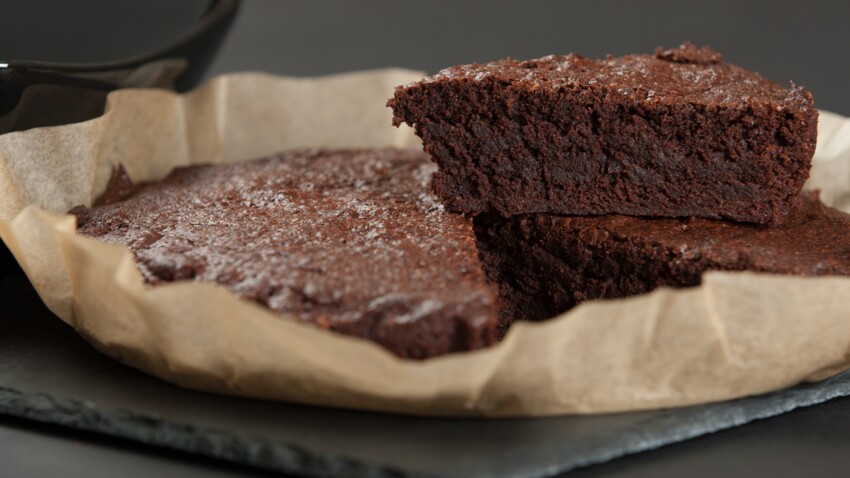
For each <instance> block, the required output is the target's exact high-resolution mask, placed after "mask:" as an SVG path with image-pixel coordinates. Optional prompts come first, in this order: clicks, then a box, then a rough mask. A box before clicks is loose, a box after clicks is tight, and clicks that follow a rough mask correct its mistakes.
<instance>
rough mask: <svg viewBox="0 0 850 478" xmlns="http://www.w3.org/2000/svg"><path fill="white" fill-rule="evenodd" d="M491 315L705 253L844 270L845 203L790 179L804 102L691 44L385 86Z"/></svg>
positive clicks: (540, 311) (806, 158)
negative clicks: (466, 239)
mask: <svg viewBox="0 0 850 478" xmlns="http://www.w3.org/2000/svg"><path fill="white" fill-rule="evenodd" d="M389 106H391V107H392V108H393V111H394V114H395V117H394V123H395V124H396V125H399V124H401V123H402V122H406V123H408V124H410V125H411V126H413V127H414V128H415V131H416V133H417V134H418V135H419V136H420V137H421V138H422V140H423V143H424V148H425V151H426V152H428V153H430V154H431V155H432V157H433V158H434V160H435V162H436V163H437V165H438V167H439V170H438V172H437V173H436V175H435V177H434V180H433V189H434V191H435V193H436V194H437V196H438V197H439V198H440V199H441V200H442V201H443V203H444V204H445V206H446V208H447V209H448V210H450V211H453V212H457V213H465V214H468V215H472V216H475V229H476V234H477V239H478V247H479V254H480V255H481V258H482V261H483V263H484V267H485V269H486V271H487V273H488V275H489V277H490V279H491V280H492V281H494V282H496V283H497V284H499V287H500V299H501V304H502V315H503V317H505V318H506V319H507V320H515V319H543V318H547V317H551V316H553V315H555V314H558V313H560V312H563V311H564V310H567V309H569V308H570V307H573V306H575V305H576V304H578V303H580V302H582V301H586V300H591V299H602V298H616V297H625V296H629V295H634V294H639V293H644V292H648V291H650V290H652V289H654V288H656V287H659V286H672V287H684V286H691V285H696V284H698V283H699V281H700V276H701V274H702V273H703V272H704V271H707V270H736V271H737V270H750V271H758V272H767V273H780V274H799V275H824V274H841V275H847V274H850V216H848V215H846V214H844V213H841V212H839V211H835V210H832V209H829V208H827V207H826V206H824V205H823V204H821V203H820V202H819V201H818V199H817V195H816V194H814V195H813V194H801V189H802V187H803V184H804V182H805V181H806V179H807V178H808V174H809V168H810V166H811V159H812V155H813V154H814V150H815V143H816V139H817V111H816V110H815V109H814V107H813V105H812V97H811V95H810V94H809V93H808V92H807V91H806V90H804V89H803V88H801V87H798V86H793V85H792V86H791V88H789V89H785V88H782V87H781V86H779V85H777V84H775V83H773V82H771V81H769V80H767V79H765V78H763V77H761V76H759V75H758V74H756V73H753V72H749V71H747V70H744V69H742V68H739V67H737V66H734V65H730V64H728V63H725V62H724V61H723V59H722V57H721V56H720V55H719V54H718V53H716V52H714V51H712V50H711V49H709V48H707V47H703V48H697V47H695V46H693V45H691V44H683V45H682V46H681V47H679V48H677V49H672V50H666V51H663V50H661V49H659V50H657V51H656V52H655V54H654V55H629V56H624V57H621V58H611V57H609V58H606V59H604V60H591V59H587V58H584V57H581V56H579V55H576V54H571V55H567V56H549V57H544V58H540V59H537V60H531V61H523V62H520V61H513V60H503V61H498V62H494V63H488V64H484V65H478V64H473V65H465V66H457V67H453V68H449V69H446V70H443V71H442V72H440V73H439V74H437V75H435V76H433V77H430V78H426V79H424V80H422V81H420V82H417V83H414V84H411V85H407V86H404V87H399V88H398V89H397V90H396V93H395V96H394V97H393V98H392V99H391V100H390V102H389Z"/></svg>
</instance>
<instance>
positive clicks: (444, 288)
mask: <svg viewBox="0 0 850 478" xmlns="http://www.w3.org/2000/svg"><path fill="white" fill-rule="evenodd" d="M435 169H436V167H435V165H434V164H433V163H432V162H431V161H430V159H429V158H428V157H427V155H425V154H424V153H422V152H419V151H413V150H393V149H385V150H363V151H358V150H352V151H319V150H304V151H299V152H293V153H287V154H282V155H278V156H275V157H272V158H269V159H266V160H262V161H256V162H250V163H243V164H230V165H220V166H201V167H190V168H182V169H178V170H177V171H175V172H174V173H173V174H172V175H170V176H169V177H168V178H166V179H165V180H163V181H161V182H159V183H154V184H151V185H148V186H145V187H143V188H142V189H141V190H140V191H139V192H137V193H135V195H133V196H132V197H130V198H129V199H127V200H125V201H122V202H118V203H116V204H112V205H106V206H101V207H98V208H95V209H89V210H85V211H83V212H81V213H79V224H80V227H79V232H80V233H82V234H85V235H89V236H94V237H99V238H101V239H103V240H106V241H109V242H113V243H120V244H126V245H128V246H130V247H131V248H132V249H133V252H134V253H135V255H136V258H137V260H138V263H139V268H140V270H141V271H142V274H143V276H144V277H145V279H146V280H147V281H148V282H149V283H151V284H158V283H161V282H169V281H173V280H181V279H193V280H201V281H208V282H217V283H219V284H222V285H225V286H226V287H228V288H230V289H231V290H233V291H234V292H236V293H237V294H238V295H240V296H241V297H243V298H245V299H248V300H252V301H256V302H259V303H262V304H265V305H267V306H269V307H270V308H272V309H274V310H277V311H280V312H286V313H291V314H294V315H296V316H298V317H300V318H301V319H303V320H307V321H310V322H314V323H316V324H318V325H320V326H324V327H334V324H335V323H353V322H352V321H354V322H356V321H357V320H361V319H363V318H364V317H367V316H368V317H372V319H374V320H383V319H382V318H381V317H377V316H375V314H374V311H370V307H371V306H370V304H372V303H373V302H374V301H375V300H376V298H387V297H396V298H398V297H403V298H404V300H403V301H402V302H398V301H396V303H395V305H394V306H393V307H392V308H391V309H392V310H389V311H386V313H388V314H390V315H391V316H392V317H394V318H395V319H394V320H396V321H398V322H399V323H404V322H407V321H412V320H418V319H419V318H421V317H423V316H426V315H428V314H429V313H430V312H432V311H435V310H438V309H442V308H444V307H446V306H447V304H455V305H454V306H452V307H460V308H461V309H463V308H464V307H466V306H465V305H464V304H466V303H467V302H469V297H473V296H476V297H479V298H480V297H481V296H482V291H485V292H487V291H489V288H488V286H485V285H484V283H485V281H484V276H483V272H482V271H481V268H480V265H479V263H478V259H477V251H476V248H475V243H474V237H473V233H472V228H471V224H470V221H469V220H468V219H466V218H464V217H462V216H459V215H453V214H447V213H446V212H445V211H444V210H443V208H442V205H441V204H440V203H439V202H438V201H437V200H436V198H435V197H434V196H433V195H432V194H431V193H430V192H429V183H430V179H431V175H432V174H433V173H434V171H435ZM488 293H489V292H488ZM484 295H486V294H484ZM488 297H489V296H488ZM481 303H485V306H486V307H492V306H493V304H492V300H490V303H489V304H487V301H486V300H485V301H481V300H478V304H477V305H475V307H478V308H480V307H481ZM373 305H374V304H373ZM357 310H361V311H360V312H357ZM370 314H371V315H370ZM480 315H481V312H480V311H476V312H474V313H470V314H469V316H470V317H474V316H480ZM372 319H370V320H372ZM335 321H336V322H335ZM370 327H371V326H369V327H365V329H363V331H361V332H363V333H370V332H369V330H370ZM358 334H360V333H359V332H358Z"/></svg>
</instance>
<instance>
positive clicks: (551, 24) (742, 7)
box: [0, 0, 850, 477]
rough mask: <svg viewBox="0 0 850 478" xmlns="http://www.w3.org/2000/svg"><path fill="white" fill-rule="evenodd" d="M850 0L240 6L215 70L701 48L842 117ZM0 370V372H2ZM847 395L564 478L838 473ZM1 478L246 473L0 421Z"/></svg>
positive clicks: (847, 101) (316, 70) (431, 65)
mask: <svg viewBox="0 0 850 478" xmlns="http://www.w3.org/2000/svg"><path fill="white" fill-rule="evenodd" d="M847 18H850V3H847V2H838V1H834V2H828V1H823V2H808V3H806V4H805V6H804V5H803V4H801V3H800V2H787V1H778V2H767V1H757V2H746V3H745V2H740V1H729V0H722V1H714V2H710V3H709V2H705V3H703V4H702V5H692V4H686V3H685V2H673V1H655V0H654V1H649V2H628V3H627V2H613V1H594V2H582V3H578V2H548V1H547V2H542V1H540V2H508V1H489V2H485V1H475V2H473V1H469V2H460V1H430V2H416V3H413V2H391V1H360V2H352V1H345V0H338V1H323V2H289V1H271V0H264V1H261V0H247V1H246V2H245V4H244V6H243V10H242V12H241V16H240V18H239V19H238V20H237V23H236V25H235V27H234V29H233V32H232V35H231V38H230V40H229V41H228V43H227V44H226V45H225V47H224V48H223V50H222V52H221V55H220V57H219V59H218V60H217V62H216V63H215V64H214V66H213V73H221V72H226V71H236V70H263V71H270V72H274V73H282V74H294V75H312V74H324V73H332V72H337V71H345V70H353V69H363V68H373V67H380V66H388V65H391V66H404V67H410V68H417V69H424V70H426V71H430V72H433V71H435V70H437V69H439V68H440V67H443V66H448V65H451V64H455V63H461V62H470V61H487V60H491V59H495V58H498V57H503V56H512V57H516V58H527V57H533V56H540V55H543V54H547V53H554V52H568V51H578V52H581V53H584V54H586V55H587V56H601V55H604V54H605V53H609V52H610V53H613V54H622V53H628V52H637V51H650V50H651V49H652V48H654V47H655V46H656V45H673V44H676V43H678V42H679V41H681V40H691V41H694V42H696V43H706V44H710V45H712V46H714V47H715V48H717V49H718V50H720V51H722V52H723V53H725V55H726V57H727V58H728V59H730V60H731V61H734V62H736V63H738V64H741V65H744V66H747V67H749V68H752V69H755V70H757V71H760V72H762V73H764V74H765V75H767V76H768V77H770V78H772V79H775V80H776V81H779V82H782V83H785V82H787V81H788V80H794V81H795V82H797V83H800V84H803V85H804V86H806V87H807V88H809V89H810V90H811V91H812V92H813V94H814V96H815V98H816V104H817V106H818V107H820V108H823V109H827V110H832V111H836V112H839V113H843V114H850V91H848V89H847V85H846V79H847V78H848V77H850V56H848V55H846V54H845V53H844V50H845V49H846V48H847V46H848V45H850V28H847V27H846V20H847ZM0 367H2V364H0ZM848 446H850V399H848V398H843V399H836V400H833V401H830V402H827V403H825V404H822V405H818V406H815V407H811V408H806V409H801V410H796V411H794V412H791V413H788V414H786V415H783V416H780V417H776V418H771V419H767V420H762V421H759V422H755V423H751V424H748V425H746V426H743V427H739V428H736V429H732V430H727V431H722V432H718V433H715V434H712V435H709V436H705V437H702V438H698V439H695V440H691V441H688V442H684V443H680V444H676V445H671V446H668V447H665V448H663V449H660V450H656V451H652V452H648V453H643V454H640V455H634V456H630V457H626V458H621V459H618V460H615V461H614V462H611V463H608V464H604V465H597V466H593V467H590V468H586V469H581V470H578V471H576V472H573V473H571V474H570V476H577V477H580V476H624V477H625V476H629V477H642V476H658V475H666V474H670V475H674V476H675V475H686V474H687V475H688V476H719V475H731V476H741V475H746V476H750V475H755V476H846V475H847V471H846V470H847V469H848V468H850V453H847V452H846V450H847V449H848ZM0 463H2V468H0V475H2V476H57V475H60V474H61V475H62V476H68V477H74V476H116V475H121V476H124V477H132V476H151V475H155V474H160V475H161V476H239V475H245V476H252V475H256V474H258V472H256V471H253V470H249V469H245V468H239V467H234V466H232V465H226V464H224V463H220V462H216V461H212V460H203V459H198V458H194V457H190V456H186V455H181V454H178V453H164V452H162V451H161V450H157V449H152V448H148V447H143V446H139V445H136V444H133V443H128V442H121V441H116V440H110V439H104V438H101V437H97V436H94V435H88V434H81V433H74V432H70V431H67V430H62V429H59V428H56V427H50V426H42V425H34V424H32V423H29V422H26V421H22V420H17V419H11V418H0Z"/></svg>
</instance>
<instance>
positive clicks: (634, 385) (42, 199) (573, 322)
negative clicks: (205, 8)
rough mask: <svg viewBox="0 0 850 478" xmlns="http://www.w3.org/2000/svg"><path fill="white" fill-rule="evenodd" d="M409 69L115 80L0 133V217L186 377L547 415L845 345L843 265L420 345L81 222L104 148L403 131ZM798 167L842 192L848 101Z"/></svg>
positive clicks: (426, 410)
mask: <svg viewBox="0 0 850 478" xmlns="http://www.w3.org/2000/svg"><path fill="white" fill-rule="evenodd" d="M419 76H420V74H419V73H416V72H410V71H404V70H380V71H372V72H363V73H353V74H346V75H340V76H332V77H323V78H318V79H293V78H281V77H272V76H268V75H264V74H256V73H246V74H236V75H229V76H223V77H219V78H216V79H214V80H212V81H211V82H209V83H208V84H206V85H205V86H203V87H201V88H199V89H198V90H196V91H194V92H192V93H190V94H187V95H185V96H180V95H176V94H173V93H169V92H165V91H158V90H123V91H118V92H115V93H112V94H111V95H110V96H109V98H108V101H107V111H106V113H105V114H104V115H103V116H102V117H100V118H97V119H94V120H91V121H87V122H84V123H78V124H74V125H67V126H60V127H52V128H42V129H34V130H30V131H25V132H18V133H11V134H7V135H4V136H0V237H2V239H3V241H4V242H5V243H6V244H7V245H8V247H9V248H10V249H11V250H12V252H13V253H14V255H15V257H16V258H17V259H18V261H19V262H20V263H21V265H22V267H23V268H24V270H25V272H26V273H27V275H28V277H29V278H30V280H31V281H32V282H33V284H34V285H35V287H36V289H37V291H38V293H39V295H40V296H41V297H42V299H43V300H44V301H45V303H46V304H47V305H48V307H49V308H50V309H51V310H52V311H53V312H55V313H56V314H57V315H58V316H59V317H61V318H62V319H63V320H64V321H65V322H67V323H68V324H70V325H71V326H73V327H74V328H75V329H76V330H77V331H78V332H79V333H80V334H81V335H82V336H83V337H84V338H86V339H87V340H88V341H89V342H91V343H92V344H93V345H94V346H95V347H96V348H98V349H99V350H100V351H102V352H103V353H105V354H107V355H110V356H112V357H114V358H116V359H118V360H120V361H122V362H124V363H126V364H128V365H131V366H133V367H136V368H139V369H141V370H143V371H146V372H147V373H150V374H152V375H155V376H158V377H161V378H163V379H165V380H168V381H171V382H173V383H176V384H179V385H182V386H185V387H190V388H194V389H199V390H206V391H211V392H218V393H225V394H234V395H242V396H248V397H257V398H265V399H273V400H285V401H294V402H301V403H309V404H316V405H327V406H337V407H346V408H356V409H370V410H381V411H391V412H402V413H411V414H426V415H484V416H542V415H555V414H570V413H598V412H608V411H624V410H637V409H648V408H656V407H669V406H681V405H688V404H695V403H703V402H709V401H715V400H725V399H730V398H735V397H741V396H745V395H752V394H758V393H762V392H767V391H770V390H776V389H780V388H783V387H787V386H790V385H793V384H795V383H798V382H800V381H803V380H815V379H821V378H824V377H826V376H829V375H830V374H834V373H836V372H837V371H840V370H843V369H845V368H847V367H848V364H850V307H848V305H849V304H850V278H843V277H814V278H801V277H789V276H776V275H759V274H752V273H709V274H706V275H705V276H704V280H703V284H702V285H701V286H700V287H695V288H689V289H683V290H672V289H660V290H657V291H655V292H653V293H651V294H647V295H643V296H639V297H633V298H629V299H624V300H614V301H603V302H590V303H586V304H583V305H581V306H579V307H577V308H575V309H573V310H572V311H570V312H569V313H567V314H564V315H562V316H560V317H558V318H555V319H552V320H549V321H546V322H543V323H517V324H515V325H514V326H513V327H512V328H511V330H510V332H509V333H508V335H507V337H506V338H505V339H504V341H503V342H502V343H500V344H499V345H497V346H495V347H492V348H489V349H485V350H481V351H475V352H467V353H458V354H451V355H448V356H443V357H437V358H433V359H429V360H425V361H409V360H403V359H399V358H396V357H395V356H393V355H391V354H390V353H388V352H386V351H384V350H383V349H382V348H380V347H378V346H377V345H374V344H372V343H370V342H367V341H363V340H360V339H355V338H351V337H346V336H343V335H338V334H334V333H331V332H327V331H324V330H319V329H316V328H313V327H311V326H309V325H304V324H300V323H297V322H295V321H293V320H290V319H288V318H281V317H280V316H278V315H275V314H273V313H271V312H269V311H267V310H265V309H263V308H261V307H260V306H257V305H254V304H251V303H248V302H243V301H241V300H239V299H237V298H236V297H235V296H233V295H232V294H230V293H229V292H228V291H226V290H225V289H223V288H221V287H218V286H216V285H212V284H202V283H193V282H182V283H174V284H169V285H164V286H159V287H156V288H147V287H145V286H144V284H143V282H142V279H141V276H140V275H139V273H138V271H137V270H136V267H135V264H134V263H133V259H132V255H131V254H130V252H129V251H128V250H127V249H125V248H123V247H121V246H116V245H110V244H105V243H101V242H98V241H96V240H93V239H88V238H84V237H81V236H77V235H75V234H74V228H75V224H74V218H73V217H72V216H69V215H65V214H62V213H63V212H64V211H67V210H68V209H70V208H71V207H73V206H75V205H78V204H90V203H91V201H92V199H93V198H95V197H96V196H98V195H99V194H100V193H101V192H102V190H103V189H104V188H105V185H106V181H107V179H108V177H109V175H110V173H111V171H112V168H113V167H114V166H115V165H117V164H119V163H120V164H124V165H125V166H126V167H127V169H128V172H129V174H130V176H131V177H133V178H134V179H138V180H147V179H156V178H159V177H162V176H164V175H165V174H167V173H168V171H169V170H170V169H171V168H173V167H174V166H177V165H184V164H192V163H201V162H226V161H239V160H246V159H251V158H255V157H260V156H264V155H267V154H271V153H274V152H276V151H278V150H283V149H289V148H294V147H302V146H327V147H338V146H386V145H394V146H411V145H416V144H418V140H417V139H416V138H415V137H414V136H413V135H412V133H411V132H410V130H408V129H400V130H398V129H395V128H392V127H391V126H389V125H390V111H389V109H388V108H385V107H384V104H385V102H386V99H387V98H389V97H390V95H391V94H392V89H393V87H394V86H396V85H398V84H405V83H409V82H411V81H414V80H416V79H418V78H419ZM809 186H811V187H818V188H822V190H823V198H824V200H825V201H826V202H827V203H829V204H833V205H837V206H838V207H841V208H843V209H844V210H850V120H848V119H845V118H841V117H839V116H837V115H833V114H829V113H822V114H821V118H820V133H819V142H818V152H817V154H816V164H815V167H814V169H813V172H812V178H811V181H810V184H809Z"/></svg>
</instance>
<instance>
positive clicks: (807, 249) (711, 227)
mask: <svg viewBox="0 0 850 478" xmlns="http://www.w3.org/2000/svg"><path fill="white" fill-rule="evenodd" d="M475 230H476V234H477V236H478V245H479V249H480V253H481V257H482V260H483V262H484V267H485V270H486V271H487V273H488V275H489V276H490V277H491V279H492V280H493V281H494V282H496V283H498V284H499V286H500V301H501V304H502V308H503V310H502V313H503V314H504V315H505V316H506V317H515V318H524V319H529V320H541V319H546V318H549V317H552V316H555V315H557V314H559V313H562V312H564V311H566V310H569V309H570V308H572V307H574V306H576V305H578V304H580V303H582V302H585V301H588V300H595V299H614V298H621V297H628V296H632V295H637V294H643V293H646V292H650V291H652V290H654V289H656V288H658V287H662V286H666V287H688V286H694V285H698V284H699V283H700V280H701V276H702V274H703V273H704V272H706V271H712V270H718V271H753V272H763V273H775V274H794V275H801V276H814V275H850V215H848V214H845V213H843V212H840V211H838V210H835V209H831V208H828V207H826V206H825V205H824V204H823V203H821V202H820V201H819V200H818V199H817V195H816V193H809V192H805V193H803V194H801V196H800V205H799V206H797V207H796V208H795V209H794V210H793V211H792V212H791V214H789V216H788V218H787V220H786V221H785V223H784V224H781V225H757V224H742V223H733V222H728V221H718V220H710V219H700V218H688V219H675V218H638V217H629V216H621V215H612V216H605V217H566V216H556V215H545V214H539V215H528V216H515V217H513V218H510V219H504V218H501V217H498V216H493V215H491V216H479V217H477V218H476V219H475Z"/></svg>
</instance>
